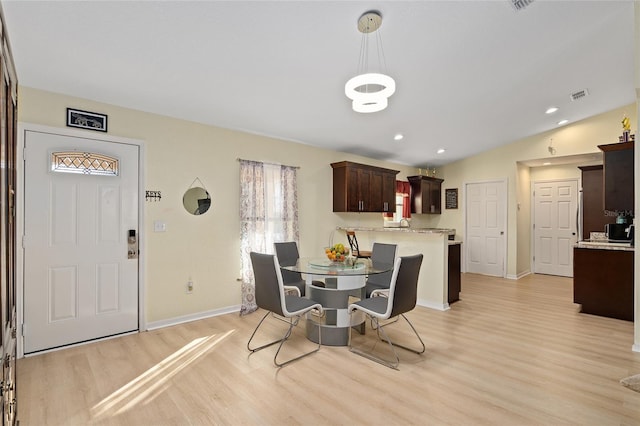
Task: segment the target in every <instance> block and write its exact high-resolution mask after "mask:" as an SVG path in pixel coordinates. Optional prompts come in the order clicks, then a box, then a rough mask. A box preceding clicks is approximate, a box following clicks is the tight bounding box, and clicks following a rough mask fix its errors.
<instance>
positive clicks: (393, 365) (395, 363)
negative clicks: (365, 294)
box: [349, 311, 400, 370]
mask: <svg viewBox="0 0 640 426" xmlns="http://www.w3.org/2000/svg"><path fill="white" fill-rule="evenodd" d="M352 313H353V311H352V312H350V313H349V318H351V314H352ZM367 316H369V315H367ZM369 318H370V319H371V321H372V323H375V329H376V330H378V333H380V332H382V333H383V334H384V337H385V339H381V340H383V341H385V342H387V343H388V344H389V347H390V348H391V352H393V355H394V356H395V361H389V360H386V359H384V358H381V357H378V356H376V355H373V354H372V353H371V352H365V351H363V350H361V349H359V348H356V347H354V346H353V343H352V340H351V327H349V351H351V352H353V353H354V354H356V355H360V356H362V357H365V358H367V359H370V360H371V361H375V362H377V363H379V364H382V365H384V366H385V367H389V368H393V369H394V370H397V369H398V365H399V364H400V357H399V356H398V353H397V352H396V350H395V348H394V347H393V344H392V343H391V339H389V337H388V336H387V333H386V332H385V331H384V330H383V329H382V327H380V324H379V323H378V319H377V318H374V317H371V316H369Z"/></svg>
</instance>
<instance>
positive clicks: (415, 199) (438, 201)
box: [407, 176, 444, 214]
mask: <svg viewBox="0 0 640 426" xmlns="http://www.w3.org/2000/svg"><path fill="white" fill-rule="evenodd" d="M407 179H408V180H409V183H410V184H411V213H418V214H420V213H424V214H440V213H441V212H442V207H441V206H442V182H444V179H438V178H435V177H430V176H409V177H408V178H407Z"/></svg>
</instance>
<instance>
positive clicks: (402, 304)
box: [347, 254, 426, 369]
mask: <svg viewBox="0 0 640 426" xmlns="http://www.w3.org/2000/svg"><path fill="white" fill-rule="evenodd" d="M422 257H423V256H422V254H416V255H414V256H403V257H399V258H398V259H397V260H396V263H395V265H394V268H393V275H392V277H391V285H390V286H389V290H388V296H387V297H381V296H379V294H380V293H383V292H386V290H375V291H373V293H372V297H370V298H368V299H364V300H361V301H359V302H356V303H352V304H350V305H349V307H348V309H347V310H348V312H349V315H350V317H351V316H352V315H353V314H354V312H356V311H360V312H363V313H364V314H365V315H366V316H367V317H368V318H370V319H371V322H372V326H373V329H375V330H376V332H377V338H378V339H380V340H383V341H385V342H387V343H388V344H389V347H390V349H391V351H392V352H393V355H394V357H395V359H394V360H388V359H384V358H382V357H381V356H379V355H378V356H376V355H375V354H374V353H373V352H365V351H363V350H361V349H359V348H355V347H354V346H353V342H352V335H351V329H352V327H350V328H349V350H350V351H351V352H354V353H356V354H358V355H361V356H364V357H366V358H369V359H371V360H373V361H376V362H379V363H380V364H382V365H385V366H387V367H390V368H395V369H397V368H398V365H399V364H400V357H399V356H398V353H397V352H396V349H395V347H396V346H397V347H400V348H403V349H406V350H409V351H411V352H414V353H417V354H421V353H423V352H424V351H425V349H426V348H425V346H424V342H423V341H422V339H421V338H420V335H419V334H418V332H417V331H416V329H415V327H414V326H413V324H411V322H410V321H409V320H408V319H407V317H406V316H405V315H404V314H405V313H406V312H409V311H411V310H413V309H414V308H415V306H416V301H417V289H418V275H419V273H420V266H421V265H422ZM398 315H399V316H401V317H402V318H404V319H405V320H406V321H407V324H409V326H410V327H411V329H412V330H413V333H414V334H415V335H416V337H417V338H418V340H419V341H420V345H421V346H422V348H421V349H412V348H409V347H407V346H402V345H399V344H398V343H395V344H394V343H392V342H391V339H390V338H389V336H388V334H387V332H386V331H385V328H387V327H389V326H390V325H391V324H393V323H388V324H381V323H380V320H386V319H389V318H393V317H395V316H398ZM352 323H353V322H352Z"/></svg>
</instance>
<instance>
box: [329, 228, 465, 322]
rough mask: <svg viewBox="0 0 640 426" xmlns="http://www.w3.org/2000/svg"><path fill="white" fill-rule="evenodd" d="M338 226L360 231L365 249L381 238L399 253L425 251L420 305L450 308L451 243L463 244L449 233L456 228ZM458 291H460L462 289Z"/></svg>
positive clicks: (423, 252) (421, 274)
mask: <svg viewBox="0 0 640 426" xmlns="http://www.w3.org/2000/svg"><path fill="white" fill-rule="evenodd" d="M336 230H337V231H343V232H344V231H356V234H357V237H358V245H359V247H360V248H361V249H362V250H371V248H372V247H373V243H374V242H377V243H386V244H396V245H397V246H398V249H397V253H396V255H397V256H410V255H414V254H418V253H422V254H423V255H424V260H423V261H422V266H421V267H420V275H419V276H418V305H420V306H425V307H427V308H432V309H437V310H440V311H445V310H447V309H449V300H450V298H449V285H448V283H449V252H450V250H449V247H450V246H455V245H458V244H460V242H459V241H453V240H449V236H454V235H455V232H456V231H455V229H445V228H391V227H389V228H384V227H362V226H355V227H353V226H338V227H337V228H336ZM341 233H342V232H339V233H338V234H337V235H336V237H338V235H339V234H341ZM342 235H344V234H342ZM334 239H335V238H334ZM457 270H458V271H459V266H458V268H457ZM458 274H459V272H458ZM454 292H456V293H459V290H455V291H454ZM451 300H452V301H453V300H457V294H452V298H451Z"/></svg>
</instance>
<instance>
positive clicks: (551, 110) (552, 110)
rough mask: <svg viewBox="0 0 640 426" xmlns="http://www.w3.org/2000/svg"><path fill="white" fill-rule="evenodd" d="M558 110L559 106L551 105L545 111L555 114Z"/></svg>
mask: <svg viewBox="0 0 640 426" xmlns="http://www.w3.org/2000/svg"><path fill="white" fill-rule="evenodd" d="M557 110H558V108H557V107H549V108H547V110H546V111H545V112H544V113H545V114H553V113H554V112H556V111H557Z"/></svg>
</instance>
